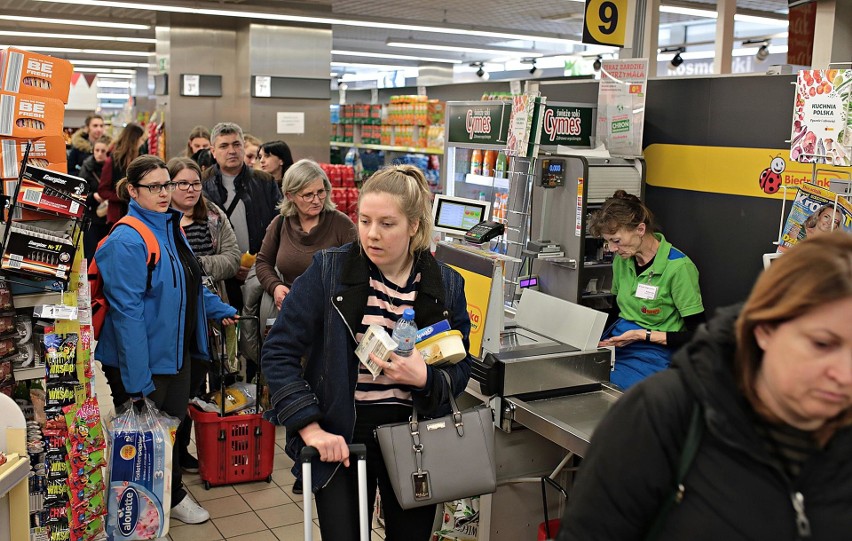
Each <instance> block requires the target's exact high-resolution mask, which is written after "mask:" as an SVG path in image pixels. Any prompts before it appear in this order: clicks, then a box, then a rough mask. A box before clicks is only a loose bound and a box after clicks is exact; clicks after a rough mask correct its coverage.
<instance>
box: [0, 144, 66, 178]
mask: <svg viewBox="0 0 852 541" xmlns="http://www.w3.org/2000/svg"><path fill="white" fill-rule="evenodd" d="M28 142H29V143H31V145H30V154H29V156H28V161H27V163H28V164H31V165H34V166H36V167H41V168H43V169H49V170H51V171H55V172H57V173H64V172H65V171H66V170H67V164H68V162H67V160H66V155H65V140H64V139H63V138H62V137H59V136H50V137H43V138H42V139H14V138H5V137H3V138H0V178H5V179H12V178H13V179H17V178H18V174H19V173H20V166H21V160H23V159H24V152H26V150H27V143H28Z"/></svg>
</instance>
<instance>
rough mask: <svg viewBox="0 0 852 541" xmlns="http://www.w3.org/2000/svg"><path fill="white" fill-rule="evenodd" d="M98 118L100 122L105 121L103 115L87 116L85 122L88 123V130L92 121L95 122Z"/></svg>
mask: <svg viewBox="0 0 852 541" xmlns="http://www.w3.org/2000/svg"><path fill="white" fill-rule="evenodd" d="M96 118H97V119H98V120H103V119H104V117H102V116H101V115H99V114H97V113H95V114H91V115H86V120H85V122H86V124H85V126H86V128H88V127H89V124H91V123H92V121H93V120H94V119H96Z"/></svg>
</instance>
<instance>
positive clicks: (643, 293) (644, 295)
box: [636, 284, 660, 301]
mask: <svg viewBox="0 0 852 541" xmlns="http://www.w3.org/2000/svg"><path fill="white" fill-rule="evenodd" d="M659 289H660V288H659V287H657V286H652V285H650V284H639V286H638V287H637V288H636V298H637V299H645V300H649V301H652V300H654V299H656V298H657V290H659Z"/></svg>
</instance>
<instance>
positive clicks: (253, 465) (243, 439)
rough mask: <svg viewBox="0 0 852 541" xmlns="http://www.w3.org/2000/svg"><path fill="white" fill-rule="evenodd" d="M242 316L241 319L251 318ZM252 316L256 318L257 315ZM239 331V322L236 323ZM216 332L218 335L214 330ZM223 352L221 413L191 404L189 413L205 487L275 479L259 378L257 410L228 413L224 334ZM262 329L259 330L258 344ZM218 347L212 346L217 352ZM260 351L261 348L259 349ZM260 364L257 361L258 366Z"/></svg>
mask: <svg viewBox="0 0 852 541" xmlns="http://www.w3.org/2000/svg"><path fill="white" fill-rule="evenodd" d="M249 318H250V317H249V316H242V317H241V319H249ZM253 319H257V318H256V317H254V318H253ZM237 332H238V333H239V323H237ZM213 333H214V335H216V334H218V332H217V331H216V330H213ZM221 342H222V351H221V355H222V356H221V358H220V359H219V367H220V372H219V376H220V378H219V379H220V382H221V387H220V392H221V393H222V394H221V399H220V403H221V412H205V411H202V410H201V409H199V408H197V407H195V406H193V405H190V406H189V416H190V417H192V420H193V422H195V446H196V448H197V450H198V474H199V476H200V477H201V480H202V481H204V488H205V489H208V490H209V489H210V487H211V485H212V486H217V485H230V484H233V483H249V482H252V481H264V480H265V481H266V482H267V483H270V482H272V467H273V463H274V458H275V426H274V425H273V424H272V423H270V422H269V421H266V420H264V419H263V415H262V411H263V410H262V408H261V399H260V394H261V393H260V381H261V373H262V372H261V370H258V375H257V382H258V383H257V393H256V394H257V395H258V396H257V411H258V413H252V414H247V415H229V416H226V415H225V399H224V396H225V373H224V365H225V359H226V358H227V344H226V340H225V337H224V334H223V335H222V337H221ZM259 342H260V330H258V343H259ZM215 351H216V348H211V352H215ZM258 351H260V348H258ZM259 365H260V363H258V366H259Z"/></svg>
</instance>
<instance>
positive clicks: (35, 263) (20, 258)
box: [0, 142, 87, 292]
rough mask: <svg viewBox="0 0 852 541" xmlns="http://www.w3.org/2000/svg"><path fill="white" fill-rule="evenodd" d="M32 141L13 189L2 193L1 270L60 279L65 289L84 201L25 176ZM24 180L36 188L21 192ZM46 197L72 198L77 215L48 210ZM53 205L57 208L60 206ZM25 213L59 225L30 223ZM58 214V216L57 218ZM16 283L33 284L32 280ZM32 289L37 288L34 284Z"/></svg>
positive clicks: (80, 228) (80, 230)
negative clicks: (25, 218) (24, 218)
mask: <svg viewBox="0 0 852 541" xmlns="http://www.w3.org/2000/svg"><path fill="white" fill-rule="evenodd" d="M31 144H32V142H28V143H27V147H26V149H25V151H24V156H23V158H22V159H21V165H20V168H19V170H18V179H17V182H16V183H15V187H14V190H12V193H11V194H6V195H3V196H2V198H3V208H4V209H5V210H6V216H5V220H4V221H3V226H4V227H3V237H2V238H3V240H2V258H0V272H2V273H4V274H7V275H9V274H11V275H17V276H21V277H23V278H29V279H41V280H51V282H52V281H54V280H60V281H61V282H62V284H63V290H65V289H67V286H68V280H69V279H70V277H71V264H72V262H73V261H74V256H75V252H76V248H77V246H78V245H79V242H80V238H81V236H82V234H83V230H84V229H85V225H86V221H87V217H86V216H85V202H84V201H82V202H81V201H78V200H76V199H75V197H79V195H72V194H71V193H70V191H68V190H65V189H63V188H62V187H61V186H57V185H54V184H50V183H47V182H45V183H42V182H40V181H39V180H38V179H37V178H35V177H33V178H32V179H25V178H24V176H25V173H26V169H27V165H28V163H27V162H28V159H29V153H30V146H31ZM55 176H58V175H55ZM47 178H54V177H53V176H51V177H47ZM25 182H26V183H28V185H30V186H32V187H34V188H35V189H27V190H25V191H24V192H23V193H22V192H21V186H22V184H23V183H25ZM31 194H35V195H31ZM48 198H50V199H54V200H60V199H61V200H65V201H71V204H70V208H71V209H72V211H74V212H75V213H77V214H79V216H76V217H75V216H69V215H67V213H66V212H62V211H61V210H51V209H50V207H48V206H47V205H45V204H42V201H44V200H48ZM75 205H77V206H75ZM56 208H57V209H59V206H56ZM24 216H26V217H28V218H30V219H34V220H32V221H35V222H37V223H39V222H38V218H37V216H44V219H45V220H51V219H52V220H53V222H52V223H53V224H58V225H60V227H59V228H58V229H55V228H52V227H44V226H45V225H48V224H47V223H45V224H42V223H39V225H33V223H32V221H25V220H23V219H22V218H23V217H24ZM57 218H58V219H60V220H59V221H56V219H57ZM7 280H8V281H10V282H16V281H15V279H14V278H13V277H11V276H7ZM19 283H22V284H24V285H27V286H29V287H33V285H32V284H31V283H27V282H19ZM35 289H40V288H39V287H35ZM41 289H43V291H47V292H50V291H55V289H54V288H53V287H44V288H41Z"/></svg>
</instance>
